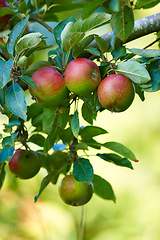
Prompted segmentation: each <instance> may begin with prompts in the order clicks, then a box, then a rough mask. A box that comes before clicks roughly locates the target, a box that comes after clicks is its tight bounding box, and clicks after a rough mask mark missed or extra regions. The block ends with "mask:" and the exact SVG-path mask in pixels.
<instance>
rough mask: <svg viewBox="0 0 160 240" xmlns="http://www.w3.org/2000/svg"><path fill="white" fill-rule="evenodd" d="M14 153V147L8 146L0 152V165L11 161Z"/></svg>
mask: <svg viewBox="0 0 160 240" xmlns="http://www.w3.org/2000/svg"><path fill="white" fill-rule="evenodd" d="M13 152H14V147H12V146H6V147H4V148H3V149H2V150H1V152H0V163H1V162H5V161H9V160H11V158H12V156H13Z"/></svg>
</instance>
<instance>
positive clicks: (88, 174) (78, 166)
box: [73, 158, 93, 184]
mask: <svg viewBox="0 0 160 240" xmlns="http://www.w3.org/2000/svg"><path fill="white" fill-rule="evenodd" d="M73 175H74V178H75V179H76V180H77V181H78V182H87V183H88V184H90V183H91V181H92V179H93V167H92V165H91V163H90V162H89V160H88V159H85V158H78V160H77V161H76V162H75V163H74V165H73Z"/></svg>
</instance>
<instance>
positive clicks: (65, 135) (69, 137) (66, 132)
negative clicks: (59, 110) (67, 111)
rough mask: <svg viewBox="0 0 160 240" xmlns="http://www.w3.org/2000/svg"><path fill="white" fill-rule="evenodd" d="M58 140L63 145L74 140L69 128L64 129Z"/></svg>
mask: <svg viewBox="0 0 160 240" xmlns="http://www.w3.org/2000/svg"><path fill="white" fill-rule="evenodd" d="M60 138H61V139H62V141H63V142H64V143H70V142H71V141H72V140H73V138H74V136H73V133H72V130H71V127H68V128H66V129H64V130H63V131H62V133H61V135H60Z"/></svg>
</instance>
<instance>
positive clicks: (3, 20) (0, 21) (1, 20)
mask: <svg viewBox="0 0 160 240" xmlns="http://www.w3.org/2000/svg"><path fill="white" fill-rule="evenodd" d="M2 7H9V4H8V3H7V2H6V1H4V0H0V8H2ZM10 17H11V15H9V14H8V15H4V16H3V17H0V31H1V30H3V29H4V27H5V25H6V24H7V23H8V20H9V19H10Z"/></svg>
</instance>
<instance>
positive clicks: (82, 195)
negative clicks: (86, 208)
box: [59, 174, 93, 206]
mask: <svg viewBox="0 0 160 240" xmlns="http://www.w3.org/2000/svg"><path fill="white" fill-rule="evenodd" d="M59 195H60V197H61V199H62V200H63V201H64V202H65V203H67V204H69V205H72V206H81V205H84V204H86V203H87V202H89V200H90V199H91V197H92V195H93V184H92V183H91V184H87V183H86V182H78V181H76V180H75V178H74V176H73V175H72V174H71V175H67V176H65V177H64V178H63V179H62V181H61V182H60V185H59Z"/></svg>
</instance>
